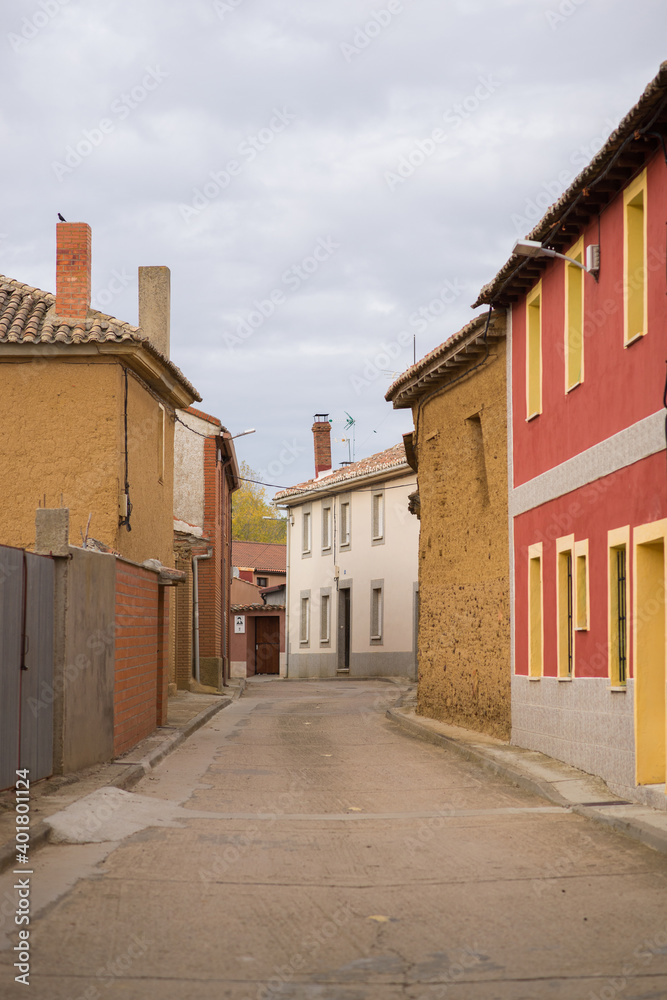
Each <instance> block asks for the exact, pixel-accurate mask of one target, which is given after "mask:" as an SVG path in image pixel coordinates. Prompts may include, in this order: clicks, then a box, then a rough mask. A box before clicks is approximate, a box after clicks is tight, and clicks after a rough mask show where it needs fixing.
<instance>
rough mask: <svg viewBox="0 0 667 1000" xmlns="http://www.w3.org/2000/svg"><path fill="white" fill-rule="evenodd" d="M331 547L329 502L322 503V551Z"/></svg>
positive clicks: (326, 550)
mask: <svg viewBox="0 0 667 1000" xmlns="http://www.w3.org/2000/svg"><path fill="white" fill-rule="evenodd" d="M330 548H331V504H330V503H327V504H323V505H322V551H323V552H328V551H329V549H330Z"/></svg>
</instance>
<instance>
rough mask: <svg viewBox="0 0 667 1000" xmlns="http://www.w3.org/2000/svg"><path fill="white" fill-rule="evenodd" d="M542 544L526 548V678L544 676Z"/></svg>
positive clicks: (537, 678) (533, 678) (537, 543)
mask: <svg viewBox="0 0 667 1000" xmlns="http://www.w3.org/2000/svg"><path fill="white" fill-rule="evenodd" d="M542 564H543V560H542V542H536V543H535V544H534V545H529V546H528V676H529V677H530V678H531V680H539V679H540V678H541V677H542V676H543V674H544V585H543V577H542Z"/></svg>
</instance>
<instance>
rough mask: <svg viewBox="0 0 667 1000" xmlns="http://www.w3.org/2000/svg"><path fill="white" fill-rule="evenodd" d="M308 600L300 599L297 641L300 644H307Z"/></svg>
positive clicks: (305, 598)
mask: <svg viewBox="0 0 667 1000" xmlns="http://www.w3.org/2000/svg"><path fill="white" fill-rule="evenodd" d="M308 603H309V602H308V598H307V597H302V598H301V631H300V635H299V639H300V641H301V642H308Z"/></svg>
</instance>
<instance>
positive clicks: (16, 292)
mask: <svg viewBox="0 0 667 1000" xmlns="http://www.w3.org/2000/svg"><path fill="white" fill-rule="evenodd" d="M55 302H56V297H55V295H53V294H52V293H51V292H44V291H42V290H41V289H39V288H33V287H32V286H31V285H24V284H22V283H21V282H20V281H15V280H14V279H13V278H7V277H5V276H4V275H1V274H0V345H2V344H52V345H62V346H64V347H65V346H70V345H77V344H140V345H141V346H142V347H143V348H144V350H146V351H147V352H148V353H149V354H151V355H152V356H153V357H154V358H157V360H158V361H160V362H161V363H162V364H163V365H164V366H165V367H166V368H168V369H169V371H170V372H171V374H172V375H173V376H174V378H175V379H176V380H177V381H178V382H179V383H180V384H181V385H182V386H183V387H184V388H185V389H186V390H187V392H188V393H189V394H190V395H192V396H193V397H194V398H195V399H197V400H200V399H201V396H200V395H199V393H198V392H197V390H196V389H195V388H194V386H193V385H191V384H190V382H188V380H187V379H186V377H185V375H184V374H183V372H182V371H181V370H180V368H177V367H176V365H175V364H174V363H173V361H170V360H169V359H168V358H166V357H165V356H164V354H162V353H161V351H158V349H157V348H156V347H154V346H153V344H152V343H151V342H150V340H148V338H147V337H145V336H144V335H143V334H142V333H141V330H139V329H138V328H137V327H136V326H131V324H130V323H125V322H123V321H122V320H119V319H116V318H115V317H114V316H108V315H107V314H106V313H102V312H99V311H98V310H97V309H89V310H88V315H87V317H86V319H85V321H84V322H83V323H77V324H76V325H70V324H68V323H66V322H63V321H61V320H60V319H58V318H57V317H56V315H55Z"/></svg>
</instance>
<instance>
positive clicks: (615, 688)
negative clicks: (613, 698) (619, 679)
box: [609, 684, 628, 694]
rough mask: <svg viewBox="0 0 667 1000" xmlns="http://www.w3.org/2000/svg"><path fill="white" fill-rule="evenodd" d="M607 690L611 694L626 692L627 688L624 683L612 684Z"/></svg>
mask: <svg viewBox="0 0 667 1000" xmlns="http://www.w3.org/2000/svg"><path fill="white" fill-rule="evenodd" d="M609 690H610V691H611V693H612V694H626V693H627V690H628V689H627V687H626V686H625V684H618V685H615V684H612V685H611V687H610V688H609Z"/></svg>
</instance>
